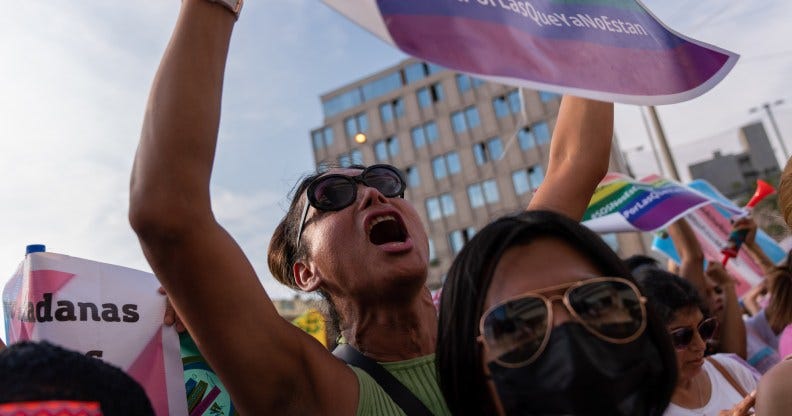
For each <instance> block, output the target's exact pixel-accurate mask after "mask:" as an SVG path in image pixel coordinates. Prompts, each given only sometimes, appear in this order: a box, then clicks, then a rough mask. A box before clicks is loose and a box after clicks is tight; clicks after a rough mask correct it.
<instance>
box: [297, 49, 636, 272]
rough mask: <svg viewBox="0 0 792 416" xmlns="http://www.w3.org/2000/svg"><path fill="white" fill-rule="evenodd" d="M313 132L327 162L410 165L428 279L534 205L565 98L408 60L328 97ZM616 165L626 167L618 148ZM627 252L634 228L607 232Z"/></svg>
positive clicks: (317, 155)
mask: <svg viewBox="0 0 792 416" xmlns="http://www.w3.org/2000/svg"><path fill="white" fill-rule="evenodd" d="M321 101H322V106H323V109H324V116H325V119H324V123H323V125H322V126H321V127H319V128H316V129H314V130H313V131H312V132H311V137H312V141H313V149H314V159H315V162H316V165H317V167H318V168H319V169H321V168H322V167H325V166H337V165H340V166H348V165H350V164H366V165H368V164H374V163H389V164H392V165H394V166H396V167H398V168H400V169H402V170H403V171H404V173H405V176H406V178H407V181H408V188H407V191H406V194H405V198H407V199H409V200H411V201H412V202H413V203H414V205H415V206H416V208H417V209H418V212H419V214H420V215H421V217H422V219H423V221H424V223H425V224H426V229H427V231H428V235H429V239H430V240H429V242H430V251H431V253H430V257H431V267H430V276H429V280H428V283H429V286H430V287H437V286H438V285H439V284H440V282H441V281H442V278H443V276H444V275H445V272H446V271H447V270H448V268H449V266H450V264H451V261H452V260H453V257H454V255H455V254H456V253H457V252H459V250H460V249H461V248H462V246H463V245H464V244H465V242H467V241H468V240H469V239H470V238H471V237H472V236H473V235H474V234H475V232H476V230H479V229H481V228H482V227H484V226H485V225H486V224H487V223H489V222H490V221H491V220H492V219H494V218H496V217H498V216H500V215H503V214H507V213H512V212H517V211H519V210H520V209H523V208H524V207H525V206H527V204H528V202H529V201H530V199H531V196H532V194H533V191H534V190H536V189H537V187H539V186H540V185H541V183H542V180H543V179H544V175H545V172H546V168H547V159H548V150H549V145H550V138H551V135H552V131H553V127H554V126H555V122H556V117H557V115H558V108H559V104H560V96H558V95H557V94H552V93H547V92H542V91H532V90H526V89H518V88H515V87H510V86H506V85H501V84H496V83H491V82H485V81H482V80H480V79H477V78H473V77H470V76H468V75H464V74H458V73H455V72H452V71H449V70H446V69H444V68H441V67H438V66H435V65H432V64H429V63H425V62H421V61H418V60H415V59H407V60H404V61H402V62H401V63H399V64H398V65H395V66H393V67H390V68H387V69H385V70H383V71H380V72H378V73H376V74H373V75H371V76H369V77H366V78H364V79H361V80H358V81H356V82H353V83H351V84H349V85H346V86H343V87H341V88H339V89H337V90H334V91H331V92H329V93H327V94H324V95H322V96H321ZM611 159H612V161H611V162H612V167H613V168H615V169H616V170H618V171H624V169H623V168H622V166H623V163H622V160H621V155H620V153H619V151H618V146H617V145H614V152H613V154H612V157H611ZM605 237H606V241H608V242H609V243H610V244H611V245H612V246H614V247H617V248H619V251H620V254H623V255H630V254H635V253H637V252H643V251H644V249H643V243H642V242H641V240H640V237H637V236H636V235H620V236H618V237H617V236H615V235H610V236H605Z"/></svg>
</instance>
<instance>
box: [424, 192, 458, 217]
mask: <svg viewBox="0 0 792 416" xmlns="http://www.w3.org/2000/svg"><path fill="white" fill-rule="evenodd" d="M426 213H427V216H428V217H429V221H436V220H439V219H440V218H443V217H449V216H451V215H454V214H455V213H456V205H454V197H452V196H451V194H449V193H445V194H441V195H439V196H435V197H432V198H428V199H427V200H426Z"/></svg>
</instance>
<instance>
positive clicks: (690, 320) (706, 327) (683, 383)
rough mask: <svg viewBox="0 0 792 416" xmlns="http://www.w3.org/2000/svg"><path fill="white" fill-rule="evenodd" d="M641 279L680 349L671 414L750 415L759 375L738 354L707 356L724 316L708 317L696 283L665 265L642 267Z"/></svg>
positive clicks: (637, 274) (645, 290)
mask: <svg viewBox="0 0 792 416" xmlns="http://www.w3.org/2000/svg"><path fill="white" fill-rule="evenodd" d="M636 278H637V279H638V282H639V283H640V285H641V288H642V289H643V291H644V293H645V294H646V296H647V297H648V298H649V300H650V302H652V303H653V305H654V308H655V311H656V312H657V314H658V316H659V317H660V319H661V320H662V321H663V322H664V323H665V326H666V328H667V330H668V333H669V334H670V336H671V342H672V344H673V345H674V348H675V349H676V358H677V369H678V380H677V384H676V389H675V390H674V394H673V396H672V397H671V404H670V405H669V407H668V409H667V410H666V412H665V415H666V416H677V415H679V416H683V415H684V416H687V415H702V414H705V415H717V414H720V412H721V411H724V412H725V413H727V414H729V415H735V416H736V415H742V414H746V415H747V414H749V413H747V411H748V409H749V408H750V407H751V405H752V403H751V401H752V400H753V399H752V397H747V396H749V394H750V393H751V392H752V391H753V390H754V389H756V383H757V379H758V374H757V373H756V372H755V371H754V370H753V369H752V368H751V367H750V366H749V365H748V364H746V363H745V362H744V361H742V359H740V358H739V357H738V356H736V355H734V354H715V355H711V356H710V357H707V358H705V356H704V352H705V350H706V343H707V340H708V339H710V338H711V337H712V336H713V334H715V331H716V330H717V326H718V321H717V318H715V317H711V316H708V313H707V307H706V305H705V304H704V303H703V302H702V300H701V297H700V296H699V293H698V291H697V290H696V288H695V287H694V286H693V285H692V284H691V282H689V281H688V280H686V279H683V278H681V277H679V276H676V275H674V274H672V273H669V272H665V271H662V270H649V269H646V270H642V271H639V272H638V273H636ZM744 399H745V400H746V401H745V402H744V401H743V400H744Z"/></svg>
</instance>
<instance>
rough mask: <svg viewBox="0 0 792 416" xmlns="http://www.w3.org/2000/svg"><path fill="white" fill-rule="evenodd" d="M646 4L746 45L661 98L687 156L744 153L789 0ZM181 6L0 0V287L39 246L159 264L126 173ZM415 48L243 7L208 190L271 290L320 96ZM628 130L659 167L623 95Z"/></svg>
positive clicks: (296, 2)
mask: <svg viewBox="0 0 792 416" xmlns="http://www.w3.org/2000/svg"><path fill="white" fill-rule="evenodd" d="M646 3H647V5H648V6H649V7H650V8H651V9H652V11H653V12H655V13H656V14H657V15H658V16H659V17H660V18H661V19H662V20H663V21H664V22H665V23H666V24H668V25H669V26H670V27H672V28H673V29H675V30H677V31H680V32H682V33H685V34H687V35H690V36H692V37H694V38H697V39H700V40H703V41H706V42H709V43H713V44H715V45H718V46H720V47H723V48H726V49H729V50H732V51H734V52H737V53H739V54H741V55H742V56H743V58H742V59H741V60H740V62H738V64H737V66H736V67H735V69H734V70H733V71H732V73H731V74H729V75H728V76H727V78H726V80H724V81H723V82H722V83H721V84H720V85H719V86H717V87H715V89H714V90H712V91H710V92H709V93H707V94H706V95H704V96H703V97H700V98H698V99H696V100H693V101H691V102H688V103H683V104H678V105H673V106H665V107H660V108H659V113H660V116H661V118H662V120H663V123H664V125H665V128H666V133H667V135H668V137H669V141H670V142H671V144H672V147H674V148H675V149H677V150H678V152H677V153H678V154H677V158H678V159H679V160H678V161H680V162H683V163H687V162H690V161H692V160H701V159H705V158H707V157H708V155H709V154H710V153H711V151H712V147H713V146H719V147H721V148H723V149H724V150H726V151H727V152H728V151H731V150H735V149H736V133H735V128H736V127H738V126H740V125H742V124H744V123H747V122H750V121H751V120H755V119H758V115H756V114H753V115H752V114H749V113H748V110H749V108H750V107H753V106H756V105H759V104H761V103H763V102H765V101H775V100H776V99H786V100H787V101H790V100H792V97H790V96H789V95H788V93H789V91H792V88H790V87H792V85H790V83H792V77H790V75H789V74H792V47H790V46H788V39H792V26H791V25H789V24H788V22H787V21H788V17H789V16H792V2H789V1H788V0H772V1H770V0H768V1H764V2H762V7H761V8H756V3H755V2H745V1H736V0H717V1H714V0H702V1H699V2H690V1H682V0H662V1H661V0H652V1H647V2H646ZM179 4H180V2H179V0H137V1H133V2H119V1H99V0H80V1H73V0H49V1H36V2H13V3H12V2H11V1H10V0H0V5H2V6H5V7H3V8H2V9H3V12H2V13H0V56H2V61H3V63H2V65H0V178H1V179H0V195H3V201H2V204H0V283H2V282H4V281H5V279H6V278H7V277H9V276H10V275H11V274H12V272H13V271H14V270H15V268H16V266H17V264H18V263H19V262H20V261H21V260H22V258H23V255H24V248H25V245H26V244H28V243H44V244H47V246H48V250H49V251H53V252H57V253H63V254H69V255H72V256H78V257H84V258H89V259H93V260H98V261H104V262H108V263H114V264H119V265H123V266H127V267H133V268H137V269H142V270H147V271H148V270H150V269H149V267H148V264H147V263H146V261H145V259H144V258H143V255H142V253H141V251H140V247H139V245H138V244H137V241H136V239H135V237H134V235H133V233H132V231H131V230H130V228H129V225H128V222H127V219H126V208H127V198H128V181H129V172H130V167H131V163H132V157H133V155H134V150H135V147H136V144H137V140H138V137H139V132H140V125H141V120H142V114H143V110H144V106H145V102H146V98H147V94H148V88H149V85H150V83H151V80H152V77H153V75H154V72H155V70H156V67H157V64H158V62H159V58H160V56H161V54H162V51H163V49H164V47H165V44H166V42H167V41H168V37H169V35H170V31H171V29H172V25H173V23H174V21H175V18H176V15H177V12H178V7H179ZM403 57H404V56H403V55H402V54H401V53H399V52H398V51H396V50H394V49H392V48H391V47H389V46H387V45H385V44H384V43H382V42H380V41H379V40H377V39H376V38H374V37H372V36H371V35H369V34H368V33H366V32H364V31H363V30H361V29H358V28H357V27H355V26H354V25H353V24H351V23H350V22H348V21H346V20H345V19H344V18H342V17H340V16H338V15H336V14H335V13H334V12H333V11H331V10H330V9H328V8H327V7H325V6H324V5H323V4H320V3H319V2H318V0H288V1H278V2H264V1H248V2H247V3H246V4H245V9H244V10H243V13H242V16H241V18H240V20H239V23H238V24H237V27H236V29H235V33H234V39H233V44H232V48H231V56H230V62H229V65H228V68H227V78H226V85H225V96H224V113H223V119H222V125H221V131H220V145H219V151H218V155H217V162H216V165H215V174H214V178H213V182H212V191H213V199H214V205H215V211H216V214H217V216H218V217H219V219H220V221H221V222H222V223H223V225H225V226H226V228H228V229H229V231H230V232H231V233H232V234H233V235H234V236H235V237H236V238H237V240H238V241H239V242H240V244H241V246H242V247H243V249H244V250H245V252H246V253H247V255H248V257H250V259H251V261H252V263H253V265H254V267H255V268H256V270H257V271H258V273H259V275H260V276H261V278H262V281H263V282H264V284H265V287H266V288H267V290H268V291H269V293H270V294H272V295H273V296H276V297H283V296H289V292H288V291H287V290H285V289H283V288H282V287H281V286H279V285H278V284H277V283H275V282H274V281H273V280H272V279H271V277H270V276H269V272H268V270H267V266H266V249H267V244H268V242H269V236H270V235H271V233H272V230H273V229H274V227H275V225H276V223H277V221H278V220H279V219H280V217H281V216H282V215H283V213H284V209H285V206H286V199H285V197H286V195H287V193H288V192H289V191H290V189H291V187H292V185H293V184H294V182H295V181H296V180H297V179H298V178H299V177H300V176H301V175H302V174H303V173H305V172H307V171H310V170H311V169H312V156H311V148H310V141H309V131H310V129H311V128H313V127H317V126H319V125H321V122H322V114H321V108H320V105H319V99H318V96H319V94H321V93H323V92H326V91H329V90H332V89H334V88H336V87H339V86H341V85H343V84H345V83H348V82H350V81H353V80H355V79H357V78H359V77H361V76H365V75H368V74H370V73H372V72H375V71H377V70H380V69H382V68H384V67H387V66H389V65H392V64H394V63H396V62H398V61H399V60H400V59H402V58H403ZM776 115H777V117H778V119H779V122H780V125H781V131H782V134H785V135H786V136H787V137H789V136H790V135H792V103H788V104H783V105H781V106H779V107H777V109H776ZM617 134H618V136H619V139H620V141H621V143H622V147H623V148H625V149H627V154H628V157H629V159H630V161H631V162H633V165H634V168H635V170H636V171H637V173H639V174H643V173H650V172H653V171H655V170H656V169H655V168H654V165H653V162H652V160H653V159H652V157H651V156H650V155H648V154H647V153H646V152H643V153H642V152H639V151H637V150H635V148H636V147H638V146H644V148H645V149H648V148H649V146H648V142H647V141H646V133H645V130H644V127H643V124H642V122H641V117H640V113H639V112H638V110H637V108H636V107H631V106H618V110H617ZM772 140H775V137H774V136H772V133H771V141H772ZM713 142H714V145H713V144H712V143H713ZM691 143H692V144H691ZM774 143H775V142H774ZM788 147H789V148H792V146H789V145H788ZM780 157H781V156H780V155H779V158H780ZM681 164H682V163H680V165H681ZM680 169H681V170H682V171H683V172H686V169H684V168H683V166H680Z"/></svg>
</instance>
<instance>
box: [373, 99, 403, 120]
mask: <svg viewBox="0 0 792 416" xmlns="http://www.w3.org/2000/svg"><path fill="white" fill-rule="evenodd" d="M379 112H380V118H381V119H382V124H387V123H390V122H391V121H393V120H394V119H397V118H401V117H402V116H404V101H402V99H401V98H397V99H395V100H393V101H389V102H386V103H382V104H380V106H379Z"/></svg>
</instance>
